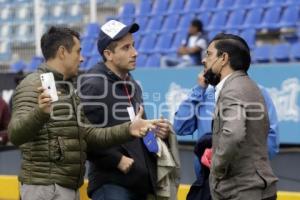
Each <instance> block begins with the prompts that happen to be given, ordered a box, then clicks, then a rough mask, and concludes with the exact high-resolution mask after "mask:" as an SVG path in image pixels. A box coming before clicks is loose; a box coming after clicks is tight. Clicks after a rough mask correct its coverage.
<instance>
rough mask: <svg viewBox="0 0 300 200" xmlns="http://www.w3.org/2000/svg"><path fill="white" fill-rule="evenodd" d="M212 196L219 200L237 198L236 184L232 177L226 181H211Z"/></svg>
mask: <svg viewBox="0 0 300 200" xmlns="http://www.w3.org/2000/svg"><path fill="white" fill-rule="evenodd" d="M212 185H213V191H214V193H215V195H214V196H217V197H218V198H219V199H221V200H225V199H231V198H234V197H235V196H237V190H236V187H237V184H236V181H235V178H234V177H231V178H228V179H218V180H216V179H215V180H214V181H213V184H212Z"/></svg>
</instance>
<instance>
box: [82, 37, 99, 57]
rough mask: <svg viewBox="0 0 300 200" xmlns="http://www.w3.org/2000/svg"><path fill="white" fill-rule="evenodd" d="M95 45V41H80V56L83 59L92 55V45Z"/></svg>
mask: <svg viewBox="0 0 300 200" xmlns="http://www.w3.org/2000/svg"><path fill="white" fill-rule="evenodd" d="M95 43H96V41H95V40H93V39H89V38H87V39H84V40H82V42H81V48H82V50H81V54H82V56H83V57H90V56H91V55H92V52H93V47H94V44H95Z"/></svg>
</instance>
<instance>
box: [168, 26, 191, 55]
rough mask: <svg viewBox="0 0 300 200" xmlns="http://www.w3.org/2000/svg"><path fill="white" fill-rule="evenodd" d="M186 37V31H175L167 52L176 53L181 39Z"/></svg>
mask: <svg viewBox="0 0 300 200" xmlns="http://www.w3.org/2000/svg"><path fill="white" fill-rule="evenodd" d="M186 38H187V33H186V32H185V31H180V32H177V33H175V36H174V39H173V42H172V45H171V48H170V51H169V53H171V54H172V53H176V52H177V49H178V48H179V47H180V46H181V45H182V41H183V40H185V39H186Z"/></svg>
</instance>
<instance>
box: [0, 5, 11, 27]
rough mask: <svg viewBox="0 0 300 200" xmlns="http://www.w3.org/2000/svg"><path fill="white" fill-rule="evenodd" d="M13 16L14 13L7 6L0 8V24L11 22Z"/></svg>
mask: <svg viewBox="0 0 300 200" xmlns="http://www.w3.org/2000/svg"><path fill="white" fill-rule="evenodd" d="M13 16H14V12H13V9H12V8H11V7H9V6H7V5H4V6H3V7H2V8H1V12H0V23H1V24H3V23H7V22H11V21H12V20H13Z"/></svg>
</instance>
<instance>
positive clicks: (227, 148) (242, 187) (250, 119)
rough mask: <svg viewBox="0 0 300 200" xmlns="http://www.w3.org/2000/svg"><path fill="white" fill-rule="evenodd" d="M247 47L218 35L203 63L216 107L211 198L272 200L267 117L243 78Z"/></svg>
mask: <svg viewBox="0 0 300 200" xmlns="http://www.w3.org/2000/svg"><path fill="white" fill-rule="evenodd" d="M250 62H251V57H250V50H249V47H248V45H247V43H246V42H245V41H244V40H243V39H242V38H240V37H239V36H236V35H231V34H223V33H221V34H218V35H217V36H216V37H215V38H213V40H212V41H211V42H210V44H209V46H208V49H207V56H206V57H205V58H204V59H203V64H204V65H205V68H206V70H207V72H206V73H205V78H206V80H207V82H208V83H209V84H211V85H215V86H216V87H215V89H216V93H215V100H216V102H217V103H216V108H215V112H214V120H213V124H212V128H213V144H212V148H213V156H212V161H211V174H210V190H211V194H212V198H213V199H214V200H222V199H232V200H244V199H247V200H261V199H263V200H266V199H267V200H273V199H276V182H277V178H276V177H275V176H274V174H273V172H272V169H271V167H270V163H269V158H268V150H267V135H268V129H269V119H268V113H267V109H266V105H265V102H264V98H263V96H262V94H261V92H260V90H259V88H258V86H257V85H256V84H255V83H254V82H253V81H252V80H251V79H250V78H249V76H248V75H247V71H248V69H249V66H250Z"/></svg>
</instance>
